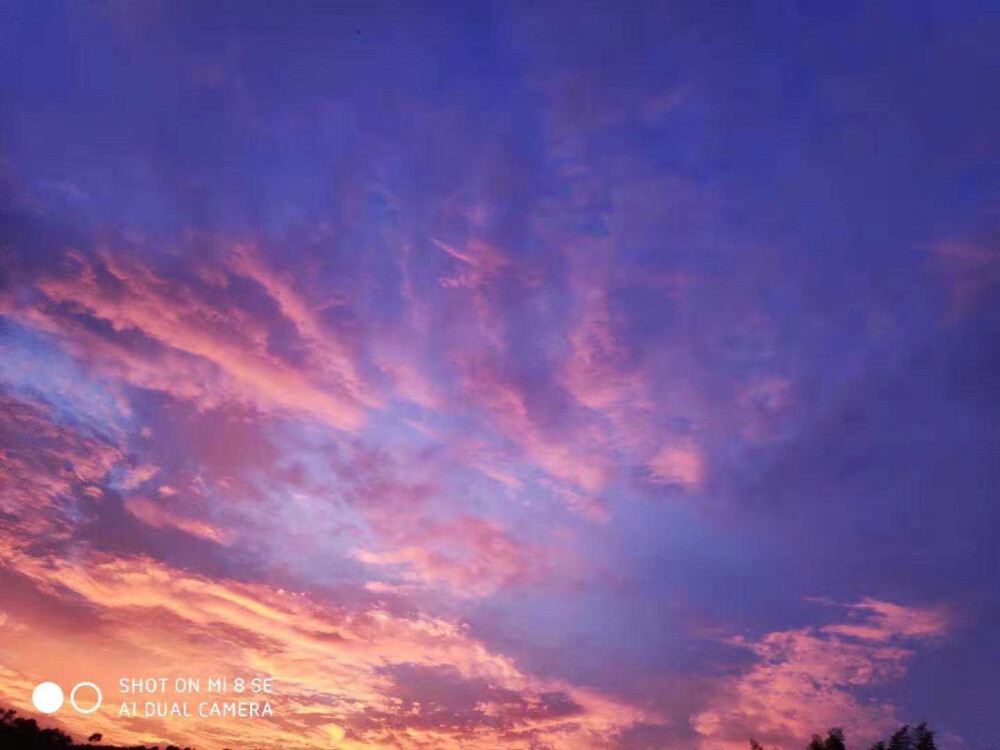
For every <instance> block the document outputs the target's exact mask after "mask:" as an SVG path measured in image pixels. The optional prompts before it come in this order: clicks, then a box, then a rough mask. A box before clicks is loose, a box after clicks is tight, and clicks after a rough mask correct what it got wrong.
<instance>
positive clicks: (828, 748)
mask: <svg viewBox="0 0 1000 750" xmlns="http://www.w3.org/2000/svg"><path fill="white" fill-rule="evenodd" d="M750 750H764V747H763V746H762V745H761V744H760V743H759V742H757V740H755V739H751V740H750ZM806 750H847V741H846V740H845V739H844V730H843V729H840V728H839V727H834V728H833V729H831V730H830V731H829V732H828V733H827V736H826V739H825V740H824V739H823V738H822V737H820V736H819V735H818V734H814V735H813V738H812V741H811V742H810V743H809V745H808V747H807V748H806ZM869 750H937V745H936V744H934V732H932V731H930V730H929V729H928V728H927V724H926V723H924V724H918V725H917V726H916V727H911V726H910V725H909V724H905V725H904V726H902V727H900V729H899V731H898V732H896V733H895V734H894V735H892V737H890V738H889V741H888V743H886V742H885V741H880V742H876V743H875V744H874V745H872V746H871V748H869Z"/></svg>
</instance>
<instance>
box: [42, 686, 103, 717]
mask: <svg viewBox="0 0 1000 750" xmlns="http://www.w3.org/2000/svg"><path fill="white" fill-rule="evenodd" d="M81 689H82V690H92V691H93V692H94V694H95V697H96V700H95V701H94V705H92V706H88V707H87V708H80V705H79V704H78V703H77V702H76V696H77V693H78V692H79V691H80V690H81ZM85 694H86V693H85ZM65 701H66V698H65V695H64V694H63V689H62V688H61V687H59V685H57V684H56V683H54V682H42V683H39V684H38V685H36V686H35V689H34V690H32V691H31V703H32V705H33V706H34V707H35V709H36V710H37V711H39V712H40V713H43V714H54V713H56V712H57V711H58V710H59V709H60V708H62V706H63V703H65ZM103 701H104V696H103V695H102V694H101V689H100V688H99V687H97V685H95V684H94V683H93V682H78V683H77V684H76V685H74V686H73V689H72V690H71V691H70V694H69V702H70V705H71V706H73V708H74V709H75V710H76V712H77V713H81V714H92V713H94V711H96V710H97V709H99V708H100V707H101V703H102V702H103Z"/></svg>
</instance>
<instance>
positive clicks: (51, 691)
mask: <svg viewBox="0 0 1000 750" xmlns="http://www.w3.org/2000/svg"><path fill="white" fill-rule="evenodd" d="M31 702H32V703H33V704H34V705H35V708H37V709H38V710H39V711H40V712H41V713H43V714H54V713H55V712H56V711H58V710H59V709H60V708H62V704H63V691H62V688H61V687H59V686H58V685H56V684H55V683H54V682H42V683H40V684H39V685H38V686H37V687H36V688H35V689H34V690H32V691H31Z"/></svg>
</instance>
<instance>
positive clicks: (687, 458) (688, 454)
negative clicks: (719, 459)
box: [649, 440, 705, 489]
mask: <svg viewBox="0 0 1000 750" xmlns="http://www.w3.org/2000/svg"><path fill="white" fill-rule="evenodd" d="M649 472H650V476H651V477H652V479H653V481H654V482H657V483H660V484H673V485H679V486H681V487H684V488H686V489H695V488H697V487H698V486H699V485H701V483H702V481H703V480H704V478H705V460H704V458H703V456H702V453H701V451H700V450H699V449H698V447H697V446H696V445H694V444H693V443H692V442H691V441H687V440H685V441H678V442H677V443H675V444H672V445H665V446H663V448H661V449H660V450H659V451H658V452H657V453H656V454H655V455H654V456H653V457H652V458H651V459H650V461H649Z"/></svg>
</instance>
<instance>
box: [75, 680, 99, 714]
mask: <svg viewBox="0 0 1000 750" xmlns="http://www.w3.org/2000/svg"><path fill="white" fill-rule="evenodd" d="M82 687H89V688H93V689H94V692H95V693H97V703H95V704H94V705H93V706H91V707H90V708H86V709H84V708H80V707H79V706H78V705H76V691H77V690H79V689H80V688H82ZM69 702H70V704H71V705H72V706H73V708H75V709H76V710H77V712H78V713H81V714H92V713H94V711H96V710H97V709H99V708H100V707H101V704H102V703H104V694H103V693H101V689H100V688H99V687H97V685H95V684H94V683H92V682H78V683H76V685H74V686H73V690H72V691H71V692H70V694H69Z"/></svg>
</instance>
